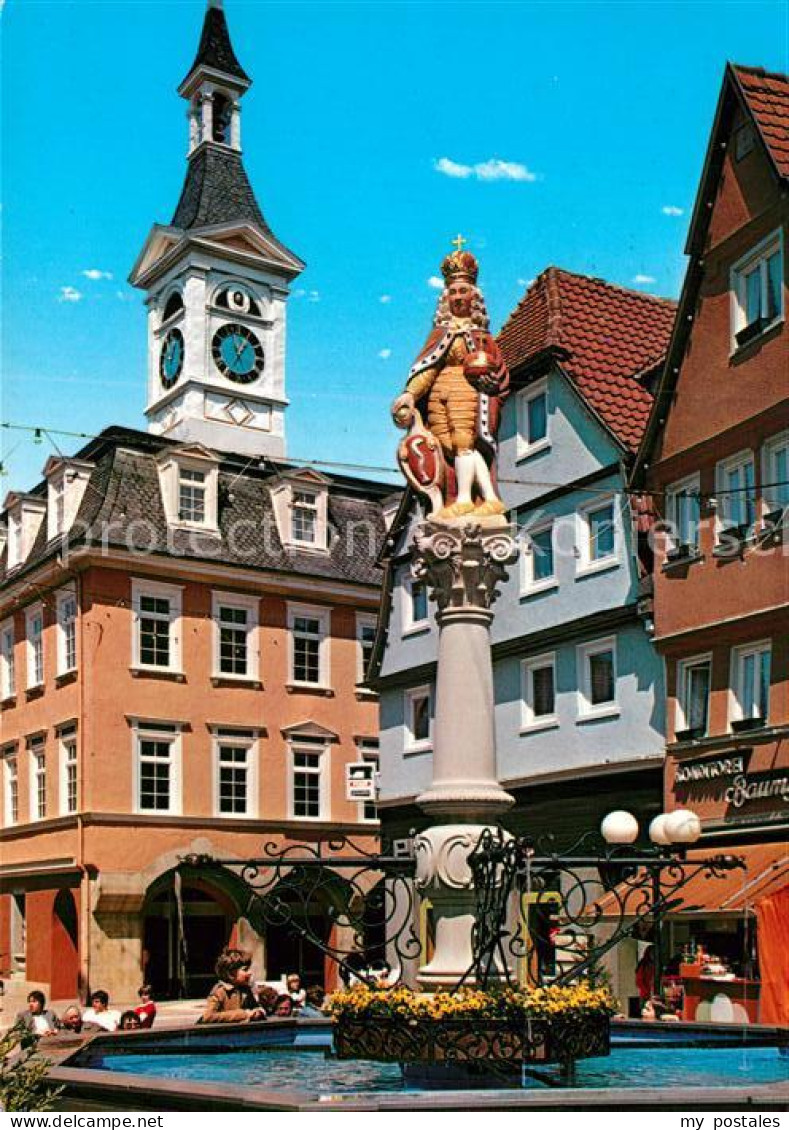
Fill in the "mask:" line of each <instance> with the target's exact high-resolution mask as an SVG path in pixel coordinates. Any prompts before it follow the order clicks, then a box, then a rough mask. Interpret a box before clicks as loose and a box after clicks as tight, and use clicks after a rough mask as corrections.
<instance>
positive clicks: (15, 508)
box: [5, 492, 47, 569]
mask: <svg viewBox="0 0 789 1130" xmlns="http://www.w3.org/2000/svg"><path fill="white" fill-rule="evenodd" d="M5 508H6V510H7V511H8V558H7V564H6V568H7V569H15V568H16V567H17V566H18V565H22V564H23V563H24V562H25V561H26V560H27V558H28V557H29V556H30V551H31V549H32V548H33V544H34V542H35V540H36V538H37V537H38V531H39V529H40V528H41V523H42V521H43V519H44V514H45V512H46V510H47V504H46V502H45V501H44V499H43V498H40V497H39V496H38V495H37V494H16V493H14V492H12V493H11V494H9V495H8V497H7V498H6V500H5Z"/></svg>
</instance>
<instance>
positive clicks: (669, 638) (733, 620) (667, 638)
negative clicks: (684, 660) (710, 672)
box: [652, 601, 787, 647]
mask: <svg viewBox="0 0 789 1130" xmlns="http://www.w3.org/2000/svg"><path fill="white" fill-rule="evenodd" d="M786 610H787V604H786V602H785V601H784V602H782V603H781V604H771V605H769V606H768V607H767V608H752V609H749V610H748V611H747V612H743V613H742V614H741V615H739V616H723V617H721V618H720V619H717V620H708V621H706V622H705V623H702V624H693V625H692V627H690V628H683V629H682V631H680V632H667V633H666V634H665V635H661V636H658V635H656V636H653V637H652V642H653V643H654V644H656V645H657V646H658V647H659V646H660V645H661V644H666V643H673V642H674V641H675V640H676V641H677V642H679V641H681V640H684V639H687V638H688V637H689V636H690V637H693V636H696V635H698V634H699V633H700V632H710V633H714V632H717V631H719V630H720V629H724V630H725V629H726V628H727V627H729V626H731V625H732V624H744V623H746V622H747V621H748V620H757V619H758V618H759V617H761V616H775V615H776V613H780V612H786ZM699 646H701V645H699Z"/></svg>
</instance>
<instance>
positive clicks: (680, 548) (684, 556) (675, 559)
mask: <svg viewBox="0 0 789 1130" xmlns="http://www.w3.org/2000/svg"><path fill="white" fill-rule="evenodd" d="M691 556H695V547H694V549H693V550H691V547H690V546H689V545H686V544H685V543H684V542H682V543H680V544H679V545H675V546H672V548H671V549H670V550H669V551H668V553H667V554H666V563H667V564H668V565H676V564H678V563H679V562H680V561H690V559H691Z"/></svg>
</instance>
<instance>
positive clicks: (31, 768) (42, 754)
mask: <svg viewBox="0 0 789 1130" xmlns="http://www.w3.org/2000/svg"><path fill="white" fill-rule="evenodd" d="M27 754H28V757H27V764H28V787H29V792H28V807H29V815H30V822H31V823H38V821H40V820H46V818H47V807H48V804H47V802H48V799H49V798H48V797H47V743H46V739H44V738H34V739H33V740H31V741H29V742H28V747H27ZM39 758H40V759H41V760H40V761H39ZM42 778H43V782H44V805H43V809H44V810H43V812H42V811H41V808H40V807H39V784H40V781H41V779H42Z"/></svg>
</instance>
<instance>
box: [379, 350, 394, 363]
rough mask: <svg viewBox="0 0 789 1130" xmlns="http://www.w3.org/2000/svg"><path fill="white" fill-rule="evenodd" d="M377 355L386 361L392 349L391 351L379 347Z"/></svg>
mask: <svg viewBox="0 0 789 1130" xmlns="http://www.w3.org/2000/svg"><path fill="white" fill-rule="evenodd" d="M378 356H379V357H380V358H381V360H382V361H388V360H389V358H390V357H391V356H392V351H391V349H379V350H378Z"/></svg>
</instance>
